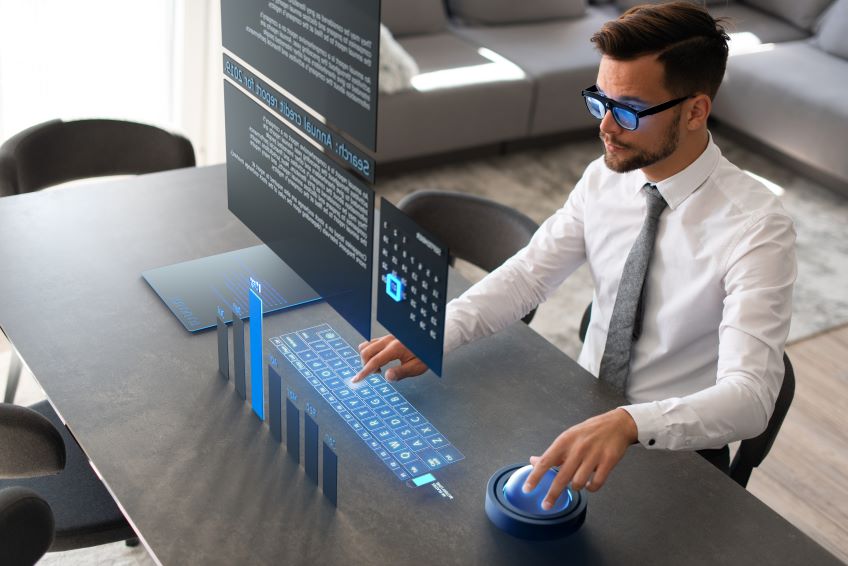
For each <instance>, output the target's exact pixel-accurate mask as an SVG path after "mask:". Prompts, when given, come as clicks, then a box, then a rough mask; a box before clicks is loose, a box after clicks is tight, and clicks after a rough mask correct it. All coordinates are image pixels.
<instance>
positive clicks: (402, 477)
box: [392, 468, 412, 481]
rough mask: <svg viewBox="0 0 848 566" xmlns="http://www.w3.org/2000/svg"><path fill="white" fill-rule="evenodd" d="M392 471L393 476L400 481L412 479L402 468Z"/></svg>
mask: <svg viewBox="0 0 848 566" xmlns="http://www.w3.org/2000/svg"><path fill="white" fill-rule="evenodd" d="M392 471H393V472H394V473H395V475H396V476H397V477H398V479H399V480H400V481H406V480H408V479H411V478H412V476H410V475H409V472H407V471H406V470H405V469H403V468H397V469H396V470H392Z"/></svg>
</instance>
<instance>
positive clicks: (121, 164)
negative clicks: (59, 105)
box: [0, 120, 195, 196]
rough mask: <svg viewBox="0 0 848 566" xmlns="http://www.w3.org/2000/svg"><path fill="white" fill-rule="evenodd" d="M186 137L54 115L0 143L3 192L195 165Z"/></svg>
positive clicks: (137, 126) (116, 122)
mask: <svg viewBox="0 0 848 566" xmlns="http://www.w3.org/2000/svg"><path fill="white" fill-rule="evenodd" d="M194 165H195V160H194V148H193V147H192V145H191V142H190V141H188V140H187V139H186V138H184V137H182V136H179V135H176V134H172V133H170V132H166V131H165V130H162V129H160V128H157V127H155V126H149V125H146V124H138V123H135V122H124V121H120V120H76V121H72V122H63V121H61V120H51V121H49V122H44V123H42V124H38V125H35V126H32V127H31V128H28V129H26V130H24V131H22V132H19V133H18V134H16V135H14V136H12V137H11V138H9V139H8V140H6V141H5V142H4V143H3V144H2V145H0V196H7V195H15V194H21V193H28V192H30V191H37V190H39V189H43V188H45V187H49V186H52V185H58V184H60V183H64V182H67V181H73V180H75V179H85V178H88V177H103V176H108V175H137V174H141V173H154V172H156V171H166V170H169V169H179V168H181V167H193V166H194Z"/></svg>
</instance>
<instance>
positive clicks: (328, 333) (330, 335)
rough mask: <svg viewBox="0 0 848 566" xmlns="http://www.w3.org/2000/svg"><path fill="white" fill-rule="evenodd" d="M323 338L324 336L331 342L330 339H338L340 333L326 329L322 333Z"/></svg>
mask: <svg viewBox="0 0 848 566" xmlns="http://www.w3.org/2000/svg"><path fill="white" fill-rule="evenodd" d="M321 338H323V339H324V340H327V341H328V342H329V341H330V340H338V339H339V335H338V334H336V333H335V332H334V331H332V330H326V331H324V332H322V333H321ZM343 342H344V341H343Z"/></svg>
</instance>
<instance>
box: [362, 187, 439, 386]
mask: <svg viewBox="0 0 848 566" xmlns="http://www.w3.org/2000/svg"><path fill="white" fill-rule="evenodd" d="M379 249H380V251H379V256H378V265H379V274H380V282H379V283H378V287H379V290H378V293H377V320H378V321H379V322H380V324H382V325H383V326H385V327H386V329H388V331H389V332H391V333H392V334H394V335H395V337H396V338H397V339H398V340H400V341H401V342H403V344H404V345H405V346H406V347H407V348H409V349H410V350H412V352H413V353H414V354H415V355H416V356H418V357H419V358H420V359H421V361H423V362H424V363H425V364H427V366H428V367H429V368H430V369H431V370H432V371H433V372H434V373H436V375H441V373H442V357H443V353H444V333H445V304H446V294H447V284H448V263H449V254H448V249H447V247H446V246H444V245H442V244H441V243H440V242H439V241H438V239H437V238H435V237H434V236H432V235H431V234H429V233H427V232H426V231H425V230H423V229H422V228H421V227H419V226H418V225H417V224H416V223H415V222H413V221H412V219H410V218H409V217H408V216H406V215H405V214H404V213H403V212H401V211H400V210H399V209H398V208H397V207H395V206H394V205H393V204H392V203H390V202H389V201H387V200H386V199H385V198H384V199H381V201H380V246H379Z"/></svg>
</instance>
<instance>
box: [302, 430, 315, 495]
mask: <svg viewBox="0 0 848 566" xmlns="http://www.w3.org/2000/svg"><path fill="white" fill-rule="evenodd" d="M303 469H304V470H305V471H306V475H307V477H308V478H309V479H311V480H312V481H313V482H315V485H318V423H316V422H315V419H313V418H312V417H310V416H309V414H307V413H304V415H303Z"/></svg>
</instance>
